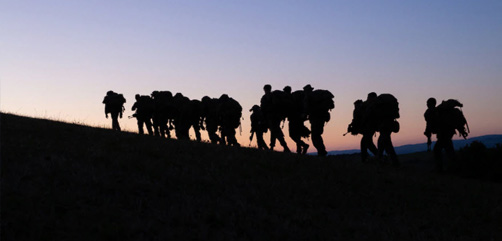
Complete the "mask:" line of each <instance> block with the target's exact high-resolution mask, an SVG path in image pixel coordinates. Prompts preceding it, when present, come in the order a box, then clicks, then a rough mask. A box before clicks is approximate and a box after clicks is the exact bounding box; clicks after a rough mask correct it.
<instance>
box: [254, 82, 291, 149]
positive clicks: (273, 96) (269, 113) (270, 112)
mask: <svg viewBox="0 0 502 241" xmlns="http://www.w3.org/2000/svg"><path fill="white" fill-rule="evenodd" d="M263 91H264V92H265V94H264V95H263V96H262V97H261V100H260V108H261V111H262V113H263V115H264V117H265V119H266V120H267V124H268V128H269V129H270V149H271V150H273V149H274V146H275V140H278V141H279V143H280V144H281V146H282V147H283V148H284V152H291V151H290V150H289V147H288V144H287V143H286V141H285V140H284V133H283V132H282V129H281V121H283V120H284V119H285V118H286V114H285V109H284V107H283V106H282V103H283V102H282V99H283V97H282V96H283V95H284V92H282V91H280V90H275V91H273V92H272V86H270V85H268V84H267V85H265V86H264V87H263Z"/></svg>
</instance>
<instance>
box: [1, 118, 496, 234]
mask: <svg viewBox="0 0 502 241" xmlns="http://www.w3.org/2000/svg"><path fill="white" fill-rule="evenodd" d="M0 118H1V120H0V121H1V129H0V131H1V176H2V180H1V181H2V182H1V227H2V230H1V238H2V240H502V229H501V228H500V227H501V226H502V185H501V184H497V183H490V182H481V181H475V180H466V179H460V178H455V177H451V176H441V175H435V174H433V173H430V172H421V171H415V170H414V169H412V168H410V166H408V167H405V168H400V169H395V168H392V167H390V166H381V165H375V164H373V163H370V164H366V165H362V164H360V163H359V159H356V160H354V158H353V156H330V157H327V158H317V157H312V156H297V155H294V154H283V153H272V152H264V151H259V150H256V149H248V148H228V147H222V146H215V145H211V144H205V143H195V142H185V141H175V140H169V141H167V140H159V139H156V138H153V137H149V136H139V135H137V134H132V133H116V132H113V131H111V130H106V129H98V128H91V127H85V126H78V125H72V124H65V123H60V122H54V121H48V120H40V119H32V118H26V117H19V116H14V115H9V114H1V117H0Z"/></svg>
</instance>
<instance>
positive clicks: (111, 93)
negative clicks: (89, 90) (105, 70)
mask: <svg viewBox="0 0 502 241" xmlns="http://www.w3.org/2000/svg"><path fill="white" fill-rule="evenodd" d="M113 94H115V92H113V91H111V90H109V91H108V92H106V95H107V96H112V95H113Z"/></svg>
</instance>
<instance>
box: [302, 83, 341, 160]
mask: <svg viewBox="0 0 502 241" xmlns="http://www.w3.org/2000/svg"><path fill="white" fill-rule="evenodd" d="M313 90H314V88H312V86H310V85H306V86H305V87H303V91H304V93H305V98H304V115H305V116H307V117H308V120H309V121H310V131H311V132H312V133H311V134H312V144H314V147H315V148H316V149H317V155H318V156H326V155H328V152H327V151H326V147H325V146H324V141H323V139H322V136H321V135H322V133H323V132H324V125H325V124H326V123H327V122H328V121H329V120H330V119H331V115H330V113H329V112H330V111H331V110H332V109H334V108H335V102H334V101H333V98H334V97H335V96H334V95H333V94H332V93H331V92H329V91H328V90H315V91H313Z"/></svg>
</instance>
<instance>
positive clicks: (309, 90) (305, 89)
mask: <svg viewBox="0 0 502 241" xmlns="http://www.w3.org/2000/svg"><path fill="white" fill-rule="evenodd" d="M312 90H314V88H312V86H311V85H305V86H304V87H303V91H305V92H311V91H312Z"/></svg>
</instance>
